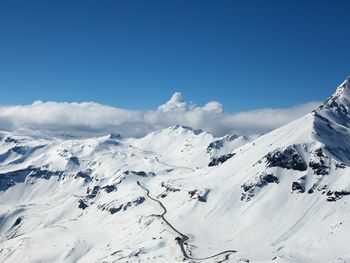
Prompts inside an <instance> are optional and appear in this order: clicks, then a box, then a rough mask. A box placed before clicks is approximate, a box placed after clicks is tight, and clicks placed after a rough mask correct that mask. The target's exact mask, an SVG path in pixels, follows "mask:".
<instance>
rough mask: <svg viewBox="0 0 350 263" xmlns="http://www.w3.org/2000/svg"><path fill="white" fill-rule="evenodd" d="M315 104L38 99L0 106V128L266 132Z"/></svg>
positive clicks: (128, 133) (177, 95) (73, 131)
mask: <svg viewBox="0 0 350 263" xmlns="http://www.w3.org/2000/svg"><path fill="white" fill-rule="evenodd" d="M318 105H319V103H318V102H310V103H306V104H302V105H298V106H295V107H291V108H285V109H259V110H252V111H245V112H238V113H227V112H225V111H224V109H223V106H222V105H221V104H220V103H219V102H216V101H211V102H208V103H207V104H205V105H204V106H202V107H200V106H197V105H195V104H194V103H192V102H185V101H184V100H183V98H182V94H181V93H179V92H176V93H174V95H173V96H172V97H171V99H170V100H169V101H168V102H166V103H165V104H163V105H161V106H159V107H158V108H157V109H155V110H151V111H137V110H127V109H120V108H115V107H111V106H107V105H101V104H98V103H94V102H82V103H66V102H41V101H36V102H34V103H33V104H31V105H17V106H1V107H0V129H1V130H7V131H13V130H20V129H30V130H37V131H46V132H51V133H69V134H73V135H77V134H81V135H101V134H107V133H110V132H119V133H121V134H123V135H124V136H135V137H139V136H143V135H145V134H147V133H149V132H151V131H153V130H156V129H161V128H165V127H168V126H171V125H176V124H182V125H186V126H191V127H193V128H196V129H198V128H200V129H203V130H206V131H209V132H211V133H213V134H214V135H217V136H221V135H224V134H226V133H236V134H257V133H265V132H268V131H270V130H272V129H274V128H277V127H279V126H281V125H283V124H285V123H287V122H289V121H291V120H294V119H296V118H298V117H300V116H302V115H304V114H305V113H307V112H310V111H311V110H313V109H314V108H315V107H317V106H318Z"/></svg>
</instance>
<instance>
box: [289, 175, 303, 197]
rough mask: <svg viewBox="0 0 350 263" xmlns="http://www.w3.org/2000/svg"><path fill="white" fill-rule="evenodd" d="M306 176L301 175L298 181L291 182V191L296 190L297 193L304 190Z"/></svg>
mask: <svg viewBox="0 0 350 263" xmlns="http://www.w3.org/2000/svg"><path fill="white" fill-rule="evenodd" d="M305 183H306V176H302V177H300V178H299V179H298V181H296V182H293V183H292V191H298V193H304V192H305Z"/></svg>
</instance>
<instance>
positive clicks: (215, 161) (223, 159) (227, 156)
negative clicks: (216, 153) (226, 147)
mask: <svg viewBox="0 0 350 263" xmlns="http://www.w3.org/2000/svg"><path fill="white" fill-rule="evenodd" d="M234 155H235V154H233V153H229V154H225V155H222V156H220V157H216V158H213V159H212V160H211V161H210V163H209V164H208V166H209V167H211V166H217V165H219V164H222V163H224V162H226V161H227V160H228V159H230V158H232V157H233V156H234Z"/></svg>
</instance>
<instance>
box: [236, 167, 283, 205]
mask: <svg viewBox="0 0 350 263" xmlns="http://www.w3.org/2000/svg"><path fill="white" fill-rule="evenodd" d="M271 183H276V184H278V183H279V179H278V177H276V176H274V175H273V174H267V173H263V174H261V175H260V176H258V177H256V178H255V179H254V180H252V181H248V182H246V183H244V184H243V185H242V186H241V187H242V188H243V191H244V192H245V193H242V197H241V200H242V201H243V200H244V199H246V201H249V200H250V199H251V198H252V197H253V196H254V193H255V191H256V189H260V188H263V187H265V186H266V185H268V184H271Z"/></svg>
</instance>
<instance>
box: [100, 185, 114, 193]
mask: <svg viewBox="0 0 350 263" xmlns="http://www.w3.org/2000/svg"><path fill="white" fill-rule="evenodd" d="M102 189H104V190H105V191H106V192H107V193H111V192H115V191H117V187H116V186H115V185H106V186H104V187H102Z"/></svg>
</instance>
